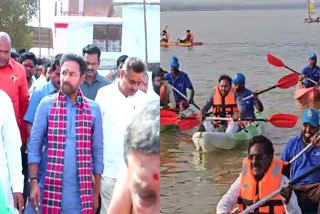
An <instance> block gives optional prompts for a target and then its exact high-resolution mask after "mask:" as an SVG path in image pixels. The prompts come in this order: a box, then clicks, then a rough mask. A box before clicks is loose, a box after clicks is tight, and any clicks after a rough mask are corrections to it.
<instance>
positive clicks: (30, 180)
mask: <svg viewBox="0 0 320 214" xmlns="http://www.w3.org/2000/svg"><path fill="white" fill-rule="evenodd" d="M33 180H36V181H37V182H38V183H39V179H38V178H37V177H34V178H29V183H31V182H32V181H33Z"/></svg>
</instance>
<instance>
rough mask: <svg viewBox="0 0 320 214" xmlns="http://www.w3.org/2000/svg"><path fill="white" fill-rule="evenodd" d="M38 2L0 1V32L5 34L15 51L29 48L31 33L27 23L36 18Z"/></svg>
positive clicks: (32, 0) (25, 0)
mask: <svg viewBox="0 0 320 214" xmlns="http://www.w3.org/2000/svg"><path fill="white" fill-rule="evenodd" d="M37 12H38V0H1V1H0V31H4V32H7V33H8V34H9V35H10V37H11V40H12V47H14V48H16V49H21V48H26V49H29V48H31V45H32V33H31V29H30V27H29V26H27V23H29V22H30V21H31V20H32V19H33V18H35V17H37Z"/></svg>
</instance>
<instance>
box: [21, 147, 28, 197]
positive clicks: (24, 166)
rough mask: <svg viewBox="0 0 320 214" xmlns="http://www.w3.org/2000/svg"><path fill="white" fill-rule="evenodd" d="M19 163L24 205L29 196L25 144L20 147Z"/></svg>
mask: <svg viewBox="0 0 320 214" xmlns="http://www.w3.org/2000/svg"><path fill="white" fill-rule="evenodd" d="M20 151H21V161H22V174H23V176H24V186H23V197H24V201H25V203H26V201H27V198H28V197H29V195H30V186H29V181H28V177H29V174H28V154H27V153H26V144H25V143H23V144H22V146H21V149H20Z"/></svg>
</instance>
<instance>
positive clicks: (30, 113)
mask: <svg viewBox="0 0 320 214" xmlns="http://www.w3.org/2000/svg"><path fill="white" fill-rule="evenodd" d="M57 92H58V91H57V90H56V88H55V87H54V85H53V83H52V82H51V80H50V81H49V82H47V83H46V84H45V85H44V86H42V87H41V88H39V89H36V90H35V91H34V92H33V94H32V96H31V98H30V103H29V106H28V110H27V113H26V115H25V116H24V120H25V121H27V122H29V123H31V124H32V123H33V120H34V116H35V114H36V110H37V107H38V105H39V103H40V101H41V100H42V98H44V97H45V96H47V95H51V94H54V93H57Z"/></svg>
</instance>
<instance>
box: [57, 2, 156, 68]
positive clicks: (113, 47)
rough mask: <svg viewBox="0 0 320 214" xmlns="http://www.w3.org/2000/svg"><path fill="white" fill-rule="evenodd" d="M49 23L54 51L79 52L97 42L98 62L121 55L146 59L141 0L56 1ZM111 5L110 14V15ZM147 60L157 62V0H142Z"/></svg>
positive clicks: (110, 59) (111, 59) (111, 62)
mask: <svg viewBox="0 0 320 214" xmlns="http://www.w3.org/2000/svg"><path fill="white" fill-rule="evenodd" d="M56 2H57V4H56V11H57V12H56V13H57V15H56V16H54V18H53V22H54V27H53V46H54V53H55V54H58V53H67V52H73V53H77V54H82V48H83V47H84V46H86V45H87V44H90V43H95V44H97V45H98V46H99V47H100V49H101V51H102V56H101V58H102V61H103V63H102V64H110V65H115V61H116V59H117V58H118V57H119V56H120V55H123V54H126V55H128V56H136V57H139V58H141V59H143V60H145V59H146V51H145V28H144V4H143V0H126V1H124V0H114V1H113V2H111V0H105V1H102V0H58V1H56ZM112 5H113V9H114V13H113V14H114V15H112V16H111V17H108V16H109V15H110V14H111V10H112ZM146 23H147V47H148V51H147V52H148V57H147V58H148V63H159V62H160V46H159V35H160V0H146Z"/></svg>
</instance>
